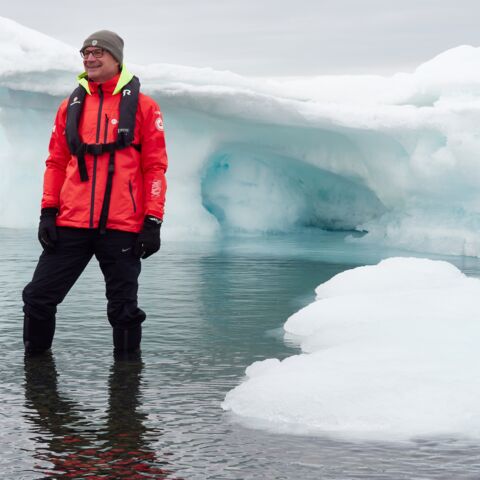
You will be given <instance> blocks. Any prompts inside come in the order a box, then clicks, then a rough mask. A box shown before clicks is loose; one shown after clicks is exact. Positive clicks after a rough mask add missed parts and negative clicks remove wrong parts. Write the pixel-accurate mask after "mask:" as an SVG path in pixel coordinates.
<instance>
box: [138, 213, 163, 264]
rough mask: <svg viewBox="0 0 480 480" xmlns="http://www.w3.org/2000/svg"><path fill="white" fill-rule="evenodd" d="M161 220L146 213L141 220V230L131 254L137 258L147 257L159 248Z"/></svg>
mask: <svg viewBox="0 0 480 480" xmlns="http://www.w3.org/2000/svg"><path fill="white" fill-rule="evenodd" d="M161 226H162V220H161V219H160V218H157V217H154V216H152V215H147V216H146V217H145V220H144V222H143V228H142V231H141V232H140V233H139V234H138V238H137V241H136V243H135V246H134V247H133V254H134V255H135V256H137V257H138V258H148V257H149V256H150V255H153V254H154V253H155V252H158V251H159V250H160V243H161V242H160V227H161Z"/></svg>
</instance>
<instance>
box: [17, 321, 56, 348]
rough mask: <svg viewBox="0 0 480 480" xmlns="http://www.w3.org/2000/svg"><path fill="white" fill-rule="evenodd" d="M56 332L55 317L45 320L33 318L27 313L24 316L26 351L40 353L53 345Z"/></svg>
mask: <svg viewBox="0 0 480 480" xmlns="http://www.w3.org/2000/svg"><path fill="white" fill-rule="evenodd" d="M54 334H55V318H53V319H51V320H49V321H47V322H45V321H39V320H35V319H33V318H32V317H31V316H30V315H28V314H25V316H24V317H23V344H24V345H25V353H27V354H34V355H35V354H39V353H42V352H46V351H47V350H49V349H50V347H51V346H52V341H53V335H54Z"/></svg>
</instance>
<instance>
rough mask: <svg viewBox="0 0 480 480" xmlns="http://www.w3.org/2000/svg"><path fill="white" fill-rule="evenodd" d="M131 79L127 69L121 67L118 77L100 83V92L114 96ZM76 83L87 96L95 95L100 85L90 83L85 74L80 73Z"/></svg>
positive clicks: (131, 76)
mask: <svg viewBox="0 0 480 480" xmlns="http://www.w3.org/2000/svg"><path fill="white" fill-rule="evenodd" d="M132 78H133V75H132V74H131V73H130V72H129V71H128V70H127V68H126V67H125V66H124V65H122V70H121V72H120V73H119V74H118V75H115V76H114V77H113V78H111V79H110V80H107V81H106V82H104V83H102V84H101V85H102V90H103V91H104V92H105V93H109V94H111V95H116V94H117V93H119V92H120V91H121V90H122V88H123V87H124V86H125V85H127V83H129V82H130V80H131V79H132ZM77 80H78V83H79V84H80V85H81V86H82V87H83V88H84V89H85V90H86V91H87V93H88V94H89V95H92V93H96V92H97V90H98V86H99V85H100V84H99V83H97V82H90V81H89V80H88V78H87V72H83V73H81V74H80V75H79V76H78V77H77Z"/></svg>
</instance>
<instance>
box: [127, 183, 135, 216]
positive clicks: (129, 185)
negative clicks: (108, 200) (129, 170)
mask: <svg viewBox="0 0 480 480" xmlns="http://www.w3.org/2000/svg"><path fill="white" fill-rule="evenodd" d="M128 189H129V190H130V198H131V199H132V204H133V213H137V205H136V203H135V198H133V186H132V181H131V180H129V181H128Z"/></svg>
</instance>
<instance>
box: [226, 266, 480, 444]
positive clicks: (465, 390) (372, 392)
mask: <svg viewBox="0 0 480 480" xmlns="http://www.w3.org/2000/svg"><path fill="white" fill-rule="evenodd" d="M316 294H317V299H316V301H315V302H313V303H311V304H310V305H308V306H306V307H305V308H303V309H301V310H300V311H298V312H297V313H295V314H294V315H292V316H291V317H290V318H289V319H288V320H287V322H286V323H285V326H284V329H285V332H286V335H287V336H289V337H291V338H293V339H295V340H296V341H297V342H298V343H299V345H300V347H301V350H302V353H300V354H298V355H294V356H291V357H289V358H287V359H285V360H283V361H279V360H277V359H267V360H265V361H262V362H256V363H254V364H252V365H251V366H250V367H248V368H247V370H246V379H245V380H244V381H243V383H241V384H240V385H239V386H238V387H236V388H235V389H233V390H232V391H230V392H229V393H228V394H227V396H226V399H225V401H224V403H223V408H224V409H225V410H229V411H231V412H233V413H234V414H236V415H237V416H239V417H240V418H243V419H244V420H245V421H247V422H248V424H249V425H252V426H255V427H260V428H268V429H273V430H276V431H281V432H288V433H298V434H320V435H324V434H341V435H346V436H349V437H361V438H375V439H383V440H397V439H409V438H414V437H432V436H437V435H447V436H465V437H473V438H480V402H479V398H480V381H479V378H480V349H479V339H480V301H479V299H480V280H478V279H475V278H469V277H466V276H465V275H464V274H463V273H461V272H460V271H459V270H458V269H457V268H456V267H454V266H453V265H451V264H449V263H447V262H443V261H432V260H427V259H418V258H390V259H387V260H383V261H382V262H380V263H379V264H378V265H374V266H365V267H358V268H354V269H352V270H347V271H345V272H342V273H340V274H338V275H336V276H335V277H333V278H332V279H331V280H329V281H327V282H325V283H324V284H322V285H320V286H319V287H317V289H316Z"/></svg>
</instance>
